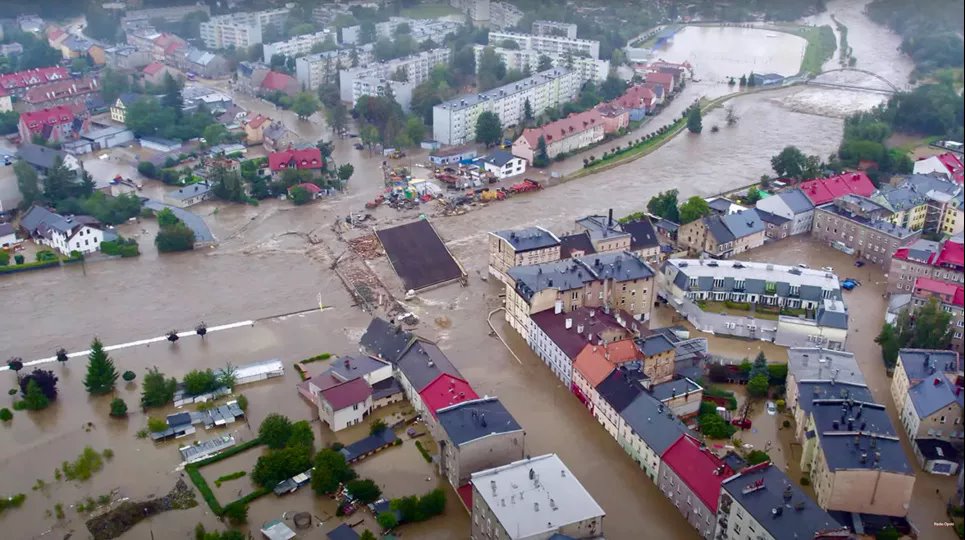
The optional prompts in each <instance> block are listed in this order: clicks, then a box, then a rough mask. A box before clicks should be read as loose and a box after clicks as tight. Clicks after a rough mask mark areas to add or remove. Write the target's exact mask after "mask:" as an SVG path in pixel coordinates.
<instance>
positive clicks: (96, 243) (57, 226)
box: [20, 205, 104, 255]
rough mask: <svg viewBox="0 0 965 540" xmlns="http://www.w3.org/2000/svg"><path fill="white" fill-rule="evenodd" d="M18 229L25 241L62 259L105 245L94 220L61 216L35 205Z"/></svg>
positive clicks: (97, 224) (101, 228)
mask: <svg viewBox="0 0 965 540" xmlns="http://www.w3.org/2000/svg"><path fill="white" fill-rule="evenodd" d="M20 228H21V229H22V230H23V232H24V235H25V236H26V237H27V238H30V239H31V240H33V241H35V242H37V243H38V244H41V245H44V246H48V247H51V248H54V249H56V250H57V251H59V252H60V253H62V254H63V255H70V254H71V252H74V251H79V252H81V253H93V252H95V251H97V250H98V249H100V245H101V242H103V241H104V230H103V226H102V225H101V223H100V222H99V221H97V220H96V219H94V218H93V217H91V216H61V215H60V214H56V213H54V212H51V211H50V210H47V209H46V208H44V207H42V206H36V205H35V206H32V207H30V210H28V211H27V213H26V214H25V215H24V216H23V218H22V219H21V220H20Z"/></svg>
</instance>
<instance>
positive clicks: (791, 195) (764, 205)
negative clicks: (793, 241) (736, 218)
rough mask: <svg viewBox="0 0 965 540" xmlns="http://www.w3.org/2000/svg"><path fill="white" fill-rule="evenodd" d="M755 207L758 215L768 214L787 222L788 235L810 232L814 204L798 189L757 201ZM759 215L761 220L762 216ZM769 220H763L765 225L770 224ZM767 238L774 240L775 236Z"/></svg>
mask: <svg viewBox="0 0 965 540" xmlns="http://www.w3.org/2000/svg"><path fill="white" fill-rule="evenodd" d="M755 207H756V208H757V211H758V213H760V212H762V211H763V212H768V213H769V214H770V215H772V216H777V217H778V218H782V219H785V220H788V223H789V225H788V228H789V230H788V231H787V232H788V235H791V236H793V235H797V234H804V233H808V232H810V231H811V222H812V221H813V220H814V204H813V203H812V202H811V199H809V198H808V197H807V195H805V194H804V192H803V191H801V190H800V189H792V190H789V191H782V192H780V193H776V194H774V195H771V196H770V197H764V198H763V199H760V200H759V201H757V203H756V204H755ZM761 215H762V218H763V217H764V216H763V214H761ZM771 219H772V221H768V220H765V223H768V224H771V223H772V222H773V218H771ZM768 236H769V237H771V238H776V237H775V236H770V235H768Z"/></svg>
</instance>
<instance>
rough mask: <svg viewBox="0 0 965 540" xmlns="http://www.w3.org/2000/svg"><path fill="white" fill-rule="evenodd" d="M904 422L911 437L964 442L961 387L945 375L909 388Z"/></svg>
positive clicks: (914, 438) (902, 420)
mask: <svg viewBox="0 0 965 540" xmlns="http://www.w3.org/2000/svg"><path fill="white" fill-rule="evenodd" d="M900 419H901V425H902V427H903V428H905V433H906V434H907V435H908V438H909V439H912V440H918V439H940V440H943V441H949V442H958V443H961V440H962V438H963V436H962V433H963V432H962V429H963V428H962V387H961V385H958V384H954V383H952V382H950V381H949V380H948V378H946V377H945V376H944V374H937V376H933V377H929V378H927V379H925V380H923V381H919V382H918V384H914V385H912V386H911V387H910V388H909V389H908V397H907V398H906V399H905V404H904V406H903V407H902V409H901V416H900Z"/></svg>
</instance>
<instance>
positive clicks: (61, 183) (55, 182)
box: [43, 156, 77, 203]
mask: <svg viewBox="0 0 965 540" xmlns="http://www.w3.org/2000/svg"><path fill="white" fill-rule="evenodd" d="M76 178H77V173H76V172H74V171H72V170H70V169H68V168H67V165H65V164H64V160H63V159H62V158H61V157H60V156H57V157H56V158H54V164H53V167H51V168H50V169H49V170H48V171H47V174H46V176H44V180H43V183H44V197H45V198H46V199H47V200H48V201H51V202H53V203H57V202H59V201H62V200H64V199H66V198H68V197H70V196H71V195H72V194H73V189H74V180H75V179H76Z"/></svg>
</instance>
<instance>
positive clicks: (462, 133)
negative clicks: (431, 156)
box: [432, 68, 581, 144]
mask: <svg viewBox="0 0 965 540" xmlns="http://www.w3.org/2000/svg"><path fill="white" fill-rule="evenodd" d="M580 86H581V83H580V78H579V75H578V74H577V73H576V72H575V71H570V70H568V69H562V68H553V69H548V70H546V71H543V72H540V73H537V74H536V75H533V76H532V77H528V78H526V79H523V80H521V81H517V82H514V83H511V84H507V85H505V86H500V87H498V88H493V89H492V90H487V91H486V92H482V93H479V94H472V95H467V96H462V97H458V98H455V99H452V100H450V101H447V102H445V103H440V104H439V105H436V106H435V107H433V108H432V136H433V138H434V139H435V140H437V141H439V142H441V143H442V144H465V143H466V142H468V141H471V140H473V139H474V138H475V136H476V119H477V118H478V117H479V115H480V114H481V113H483V112H486V111H488V112H492V113H495V114H496V115H497V116H499V121H500V122H501V123H502V126H503V127H504V128H506V127H510V126H515V125H517V124H519V122H520V121H521V120H522V118H523V108H524V106H525V103H526V101H527V100H529V104H530V107H531V108H532V109H533V114H534V115H539V114H542V113H543V111H545V110H546V109H547V108H549V107H558V106H559V105H561V104H563V103H566V102H568V101H572V100H573V99H576V96H577V95H578V94H579V91H580Z"/></svg>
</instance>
